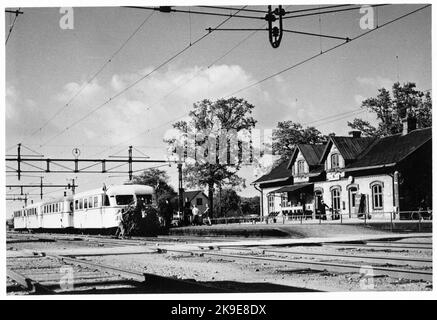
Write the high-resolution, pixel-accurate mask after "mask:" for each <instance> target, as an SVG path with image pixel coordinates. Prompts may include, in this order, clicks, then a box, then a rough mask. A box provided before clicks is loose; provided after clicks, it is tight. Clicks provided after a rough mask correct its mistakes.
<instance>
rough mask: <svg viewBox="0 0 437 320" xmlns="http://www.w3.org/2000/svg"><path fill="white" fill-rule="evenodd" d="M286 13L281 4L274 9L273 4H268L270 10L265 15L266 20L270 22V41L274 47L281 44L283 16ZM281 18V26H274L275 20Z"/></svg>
mask: <svg viewBox="0 0 437 320" xmlns="http://www.w3.org/2000/svg"><path fill="white" fill-rule="evenodd" d="M284 15H285V10H284V9H282V6H279V7H278V8H276V9H275V10H273V11H272V6H268V12H267V14H266V16H265V18H264V19H265V20H267V22H268V23H269V41H270V44H271V45H272V47H273V48H278V47H279V45H280V44H281V40H282V34H283V28H282V16H284ZM276 20H279V26H273V22H275V21H276Z"/></svg>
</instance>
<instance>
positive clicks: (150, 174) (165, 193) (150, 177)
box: [129, 168, 176, 204]
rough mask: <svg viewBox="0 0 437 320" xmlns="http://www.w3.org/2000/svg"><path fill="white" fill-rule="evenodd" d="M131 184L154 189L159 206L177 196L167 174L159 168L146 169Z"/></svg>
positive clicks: (134, 177)
mask: <svg viewBox="0 0 437 320" xmlns="http://www.w3.org/2000/svg"><path fill="white" fill-rule="evenodd" d="M129 184H143V185H148V186H151V187H154V188H155V191H156V199H157V202H158V204H159V203H160V202H161V201H163V200H165V199H167V198H171V197H174V196H175V195H176V192H175V191H174V189H173V187H172V186H171V185H170V184H169V176H168V174H167V172H165V171H164V170H160V169H157V168H150V169H146V170H144V171H143V173H141V174H140V175H137V176H133V177H132V181H131V182H129Z"/></svg>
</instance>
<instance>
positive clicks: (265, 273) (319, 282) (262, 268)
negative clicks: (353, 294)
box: [7, 236, 432, 292]
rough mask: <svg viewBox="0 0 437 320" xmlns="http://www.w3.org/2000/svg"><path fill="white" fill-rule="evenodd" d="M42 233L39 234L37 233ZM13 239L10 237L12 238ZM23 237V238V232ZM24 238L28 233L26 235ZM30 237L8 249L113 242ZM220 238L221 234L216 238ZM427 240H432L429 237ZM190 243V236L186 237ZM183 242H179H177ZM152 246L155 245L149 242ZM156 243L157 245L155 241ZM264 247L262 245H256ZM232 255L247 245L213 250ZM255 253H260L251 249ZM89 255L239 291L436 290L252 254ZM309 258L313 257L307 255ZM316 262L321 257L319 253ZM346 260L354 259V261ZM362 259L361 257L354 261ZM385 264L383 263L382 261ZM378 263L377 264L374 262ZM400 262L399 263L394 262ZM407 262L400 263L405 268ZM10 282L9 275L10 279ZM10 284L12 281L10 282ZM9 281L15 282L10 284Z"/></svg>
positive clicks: (357, 251) (408, 253)
mask: <svg viewBox="0 0 437 320" xmlns="http://www.w3.org/2000/svg"><path fill="white" fill-rule="evenodd" d="M36 237H38V236H36ZM8 239H9V238H8ZM20 239H23V237H22V236H21V237H20ZM24 240H25V237H24ZM28 240H32V241H29V242H23V241H20V242H15V243H8V244H7V248H8V250H23V249H27V250H35V251H44V250H50V249H56V250H59V249H66V250H68V249H75V248H84V247H96V248H97V247H111V246H112V245H111V244H105V245H103V244H99V243H95V242H91V241H78V240H77V241H65V240H56V241H54V242H52V241H45V242H44V241H41V242H39V241H38V242H37V241H35V237H29V238H28ZM217 240H220V239H217ZM428 241H429V239H428ZM184 242H189V241H184ZM400 242H417V243H421V242H424V241H423V239H421V238H417V239H406V240H403V241H400ZM179 243H180V242H179ZM168 245H169V241H164V240H163V244H162V246H168ZM151 247H152V246H151ZM155 248H156V246H155ZM272 250H281V251H287V250H289V251H293V252H309V253H315V252H317V253H337V254H348V255H364V256H365V255H372V256H375V255H379V256H396V257H400V256H404V257H416V258H422V259H423V258H429V259H430V258H432V251H431V250H424V249H408V250H406V249H402V248H390V249H376V248H372V249H370V248H340V250H339V248H337V247H331V246H301V247H292V248H286V247H275V248H272ZM258 251H261V250H258ZM211 252H224V253H232V254H235V253H237V254H242V255H243V254H250V253H249V252H247V251H245V250H238V251H229V250H220V251H211ZM252 254H254V255H259V254H262V252H255V253H252ZM264 255H269V256H272V257H275V258H292V257H294V259H302V256H296V255H290V254H288V253H270V252H269V253H264ZM86 259H88V260H91V261H94V262H99V263H103V264H107V265H111V266H115V267H120V268H123V269H128V270H134V271H138V272H146V273H152V274H157V275H161V276H167V277H174V278H179V279H193V280H195V281H198V282H202V283H206V284H210V285H214V286H216V287H220V288H225V289H231V290H237V291H239V292H277V291H287V292H290V291H301V290H302V289H313V290H322V291H359V290H364V289H365V290H376V291H400V290H408V291H423V290H432V284H431V283H427V282H423V281H410V280H404V279H394V278H389V277H376V278H374V279H373V288H369V287H363V285H362V284H363V281H362V279H361V277H360V275H359V274H358V273H346V274H337V273H329V272H326V271H325V272H308V271H307V270H299V269H296V267H292V266H290V264H287V263H283V262H273V261H259V260H248V259H235V258H229V257H217V256H214V257H213V256H208V255H203V256H202V255H201V254H200V255H191V254H185V253H183V254H180V253H171V252H167V253H149V254H141V255H119V256H115V255H111V256H96V257H87V258H86ZM305 259H306V260H311V259H313V260H314V259H315V258H311V257H306V258H305ZM317 260H318V261H320V259H318V258H317ZM324 261H325V262H328V261H330V262H339V260H338V259H331V260H330V259H326V258H325V260H324ZM346 263H348V264H352V263H351V262H350V261H347V262H346ZM353 263H355V264H357V263H358V264H359V263H360V262H359V261H358V262H356V260H355V262H353ZM381 264H382V265H384V262H382V263H381ZM374 265H376V264H374ZM396 267H398V266H396ZM404 267H405V266H399V268H404ZM8 281H9V280H8ZM8 284H10V283H8ZM10 285H11V286H12V285H13V284H10Z"/></svg>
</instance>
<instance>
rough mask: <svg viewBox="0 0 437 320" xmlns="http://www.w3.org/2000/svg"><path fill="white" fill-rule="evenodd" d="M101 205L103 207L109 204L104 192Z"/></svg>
mask: <svg viewBox="0 0 437 320" xmlns="http://www.w3.org/2000/svg"><path fill="white" fill-rule="evenodd" d="M102 206H103V207H109V206H110V203H109V197H108V196H107V195H106V194H105V195H103V199H102Z"/></svg>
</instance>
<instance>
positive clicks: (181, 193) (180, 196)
mask: <svg viewBox="0 0 437 320" xmlns="http://www.w3.org/2000/svg"><path fill="white" fill-rule="evenodd" d="M178 178H179V188H178V189H179V190H178V191H179V193H178V209H179V212H180V213H182V210H183V207H184V188H183V184H182V162H181V161H179V162H178Z"/></svg>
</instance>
